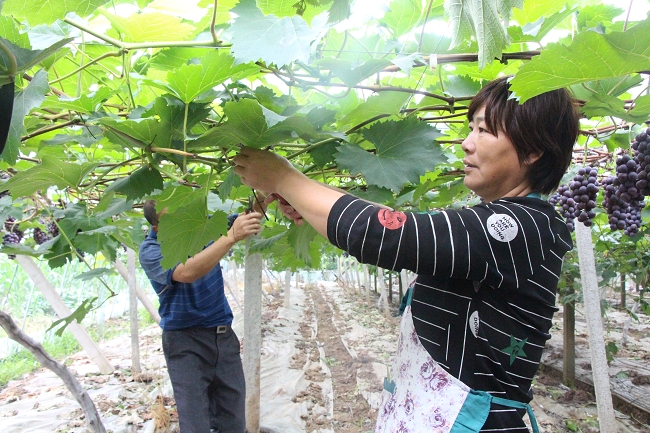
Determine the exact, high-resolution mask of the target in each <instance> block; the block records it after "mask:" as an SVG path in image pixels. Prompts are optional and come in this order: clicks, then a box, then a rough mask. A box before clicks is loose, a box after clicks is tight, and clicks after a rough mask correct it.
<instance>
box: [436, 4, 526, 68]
mask: <svg viewBox="0 0 650 433" xmlns="http://www.w3.org/2000/svg"><path fill="white" fill-rule="evenodd" d="M523 3H524V2H523V0H501V1H499V2H498V3H497V2H493V1H488V0H445V10H446V11H447V14H448V15H449V20H450V24H451V29H452V41H451V48H453V47H455V46H457V45H459V44H461V43H463V42H465V41H467V40H468V39H469V37H470V36H474V37H475V38H476V41H477V43H478V46H479V53H478V65H479V69H483V68H484V67H485V66H486V65H488V64H489V63H491V62H492V61H493V60H494V59H495V58H497V59H500V58H501V52H502V50H503V48H504V47H505V46H506V44H507V38H506V31H505V29H504V27H503V24H502V22H501V21H502V19H503V21H504V22H508V21H509V17H510V11H511V9H512V8H513V7H521V6H523Z"/></svg>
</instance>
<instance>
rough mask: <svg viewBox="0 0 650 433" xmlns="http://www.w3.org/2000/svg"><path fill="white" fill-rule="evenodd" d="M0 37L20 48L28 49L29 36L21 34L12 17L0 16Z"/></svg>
mask: <svg viewBox="0 0 650 433" xmlns="http://www.w3.org/2000/svg"><path fill="white" fill-rule="evenodd" d="M0 37H2V38H3V39H6V40H8V41H9V42H11V43H12V44H14V45H16V46H17V47H20V48H25V49H27V50H28V49H30V47H31V45H30V43H29V36H27V34H26V33H21V32H20V30H19V29H18V27H17V26H16V20H15V19H13V17H10V16H5V15H0Z"/></svg>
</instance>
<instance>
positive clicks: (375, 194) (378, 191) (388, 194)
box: [350, 185, 395, 204]
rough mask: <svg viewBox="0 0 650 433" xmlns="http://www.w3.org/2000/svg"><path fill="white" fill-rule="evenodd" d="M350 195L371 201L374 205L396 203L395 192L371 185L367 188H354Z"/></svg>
mask: <svg viewBox="0 0 650 433" xmlns="http://www.w3.org/2000/svg"><path fill="white" fill-rule="evenodd" d="M350 194H352V195H353V196H355V197H359V198H360V199H362V200H366V201H370V202H373V203H382V204H388V203H392V202H394V201H395V197H394V196H393V191H391V190H389V189H386V188H380V187H378V186H375V185H370V186H368V187H366V188H363V189H362V188H354V189H351V190H350Z"/></svg>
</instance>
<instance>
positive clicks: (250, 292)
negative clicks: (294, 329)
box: [244, 236, 263, 433]
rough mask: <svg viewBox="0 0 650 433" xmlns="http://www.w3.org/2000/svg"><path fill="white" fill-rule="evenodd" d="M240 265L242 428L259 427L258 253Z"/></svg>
mask: <svg viewBox="0 0 650 433" xmlns="http://www.w3.org/2000/svg"><path fill="white" fill-rule="evenodd" d="M255 237H256V236H251V237H249V238H248V239H247V240H246V262H245V265H244V376H245V378H246V430H247V431H248V432H249V433H259V431H260V359H261V356H260V354H261V351H262V266H263V264H262V254H260V253H253V254H251V253H249V248H250V245H251V242H252V240H253V239H254V238H255Z"/></svg>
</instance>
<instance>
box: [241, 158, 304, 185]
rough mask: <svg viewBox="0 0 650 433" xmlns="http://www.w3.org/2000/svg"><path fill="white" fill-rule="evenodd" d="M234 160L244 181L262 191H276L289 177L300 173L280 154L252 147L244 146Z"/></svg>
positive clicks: (245, 183)
mask: <svg viewBox="0 0 650 433" xmlns="http://www.w3.org/2000/svg"><path fill="white" fill-rule="evenodd" d="M233 162H234V163H235V168H234V171H235V174H237V175H239V177H241V181H242V183H243V184H244V185H248V186H250V187H251V188H254V189H257V190H260V191H271V192H276V191H277V190H278V187H279V185H280V184H281V183H282V182H283V181H286V180H287V178H288V177H290V176H291V175H294V174H300V172H299V171H298V170H296V169H295V168H293V166H292V165H291V163H290V162H289V161H288V160H286V159H285V158H283V157H281V156H280V155H277V154H275V153H273V152H269V151H268V150H260V149H253V148H252V147H243V148H242V149H241V150H240V151H239V154H238V155H237V156H235V158H233Z"/></svg>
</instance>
